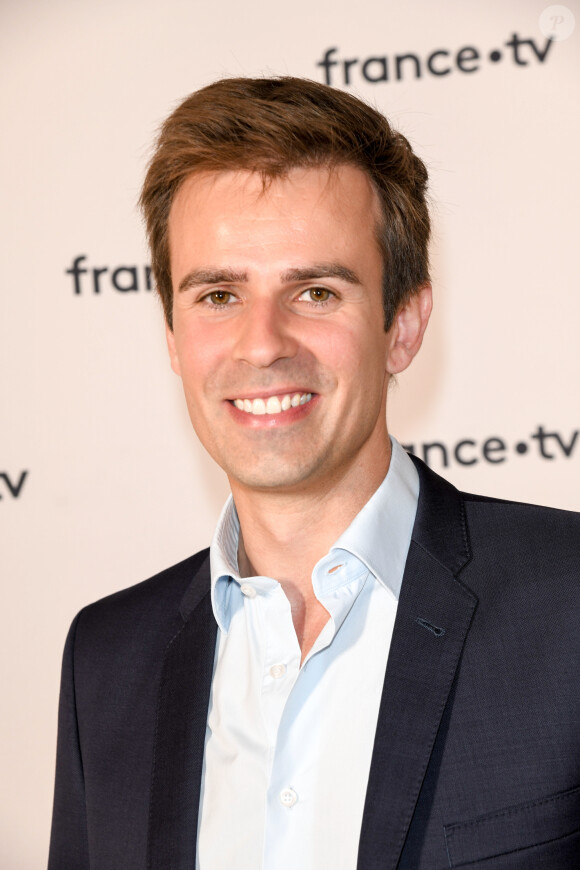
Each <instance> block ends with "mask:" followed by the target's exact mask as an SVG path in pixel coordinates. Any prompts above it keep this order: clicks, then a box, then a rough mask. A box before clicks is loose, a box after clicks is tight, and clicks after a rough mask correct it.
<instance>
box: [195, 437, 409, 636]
mask: <svg viewBox="0 0 580 870" xmlns="http://www.w3.org/2000/svg"><path fill="white" fill-rule="evenodd" d="M391 445H392V452H391V461H390V464H389V470H388V472H387V475H386V477H385V479H384V480H383V482H382V483H381V485H380V486H379V488H378V489H377V490H376V491H375V493H374V494H373V495H372V496H371V498H370V499H369V501H368V502H367V503H366V504H365V505H364V507H363V508H362V509H361V510H360V511H359V513H358V514H357V515H356V517H355V518H354V520H353V521H352V523H351V524H350V526H349V527H348V528H347V529H346V531H344V532H343V533H342V535H341V536H340V537H339V538H338V540H337V541H336V542H335V544H333V546H332V547H331V548H330V551H329V553H328V554H327V555H326V556H325V557H324V558H323V559H321V560H320V561H319V562H318V563H317V565H316V566H315V568H314V571H313V581H314V585H315V592H316V594H317V596H318V597H319V598H320V597H323V596H326V595H329V594H332V593H333V592H334V591H335V589H334V587H335V586H336V585H337V584H338V585H340V583H341V582H344V579H342V578H341V577H340V575H341V574H342V572H340V571H337V572H336V573H334V572H333V573H329V572H328V569H329V567H330V566H332V565H333V564H339V562H340V560H341V558H342V555H341V554H350V556H353V557H354V558H355V559H357V560H359V561H360V562H361V563H362V565H361V570H365V573H366V571H370V572H371V574H372V575H373V576H374V577H376V579H377V580H378V581H379V582H380V583H381V584H382V585H383V586H385V587H386V588H387V589H389V590H390V591H391V592H392V594H393V595H394V596H395V598H396V599H397V600H398V598H399V594H400V591H401V583H402V580H403V572H404V570H405V563H406V560H407V552H408V550H409V544H410V542H411V533H412V531H413V524H414V522H415V514H416V511H417V501H418V498H419V475H418V473H417V470H416V468H415V466H414V465H413V463H412V461H411V460H410V459H409V457H408V456H407V454H406V453H405V451H404V450H403V448H402V447H401V445H400V444H399V443H398V442H397V441H396V440H395V439H394V438H391ZM239 534H240V522H239V519H238V514H237V511H236V507H235V504H234V501H233V498H232V496H231V495H230V496H229V497H228V500H227V501H226V503H225V505H224V508H223V510H222V512H221V515H220V518H219V520H218V524H217V526H216V530H215V533H214V536H213V540H212V543H211V547H210V570H211V600H212V607H213V612H214V615H215V618H216V620H217V622H218V625H219V626H220V628H221V629H222V630H224V631H227V630H228V628H229V624H230V621H231V617H232V608H233V607H234V606H235V602H239V596H232V594H231V592H232V585H231V584H232V583H236V584H238V586H239V584H240V583H241V582H242V581H241V578H240V575H239V570H238V539H239ZM347 558H349V557H347ZM349 561H352V560H350V558H349ZM363 566H364V569H363ZM260 579H261V580H262V581H266V582H267V578H260ZM218 581H221V582H218ZM270 582H274V581H270Z"/></svg>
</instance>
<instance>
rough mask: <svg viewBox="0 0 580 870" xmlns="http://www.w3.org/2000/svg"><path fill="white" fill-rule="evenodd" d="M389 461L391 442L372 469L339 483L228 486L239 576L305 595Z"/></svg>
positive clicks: (354, 472) (354, 471)
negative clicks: (276, 488) (287, 488)
mask: <svg viewBox="0 0 580 870" xmlns="http://www.w3.org/2000/svg"><path fill="white" fill-rule="evenodd" d="M390 459H391V445H390V441H388V444H387V446H386V448H385V450H384V452H383V455H381V456H380V457H375V462H374V466H373V468H370V469H369V468H365V469H362V468H360V467H359V466H358V465H354V466H353V467H351V468H349V469H347V470H346V471H345V472H344V473H343V475H342V477H341V478H340V479H339V480H336V479H335V480H333V481H331V482H326V483H325V484H324V483H323V484H320V485H318V486H309V487H305V488H304V489H302V490H298V491H293V492H268V491H263V490H259V491H256V490H249V489H246V488H244V487H241V486H239V485H237V484H236V482H234V481H231V485H232V493H233V496H234V501H235V505H236V510H237V512H238V517H239V520H240V530H241V532H240V545H239V553H238V561H239V567H240V573H241V574H242V576H251V575H256V574H257V575H262V576H266V577H272V578H274V579H275V580H278V581H279V582H280V584H281V585H282V587H283V588H284V590H285V591H286V590H287V587H293V588H297V589H299V590H301V592H302V594H303V595H307V594H308V593H309V592H310V591H311V590H312V579H311V578H312V570H313V568H314V566H315V565H316V563H317V562H318V561H319V559H321V558H322V557H323V556H324V555H326V553H327V552H328V550H329V549H330V547H331V546H332V544H334V542H335V541H336V540H337V538H338V537H339V536H340V535H341V534H342V532H344V531H345V529H347V528H348V526H349V525H350V524H351V522H352V521H353V519H354V518H355V516H356V515H357V514H358V512H359V511H360V510H361V509H362V508H363V507H364V505H365V504H366V503H367V501H368V500H369V499H370V497H371V496H372V495H373V493H374V492H375V491H376V489H377V488H378V487H379V486H380V484H381V483H382V481H383V480H384V477H385V475H386V473H387V471H388V468H389V463H390Z"/></svg>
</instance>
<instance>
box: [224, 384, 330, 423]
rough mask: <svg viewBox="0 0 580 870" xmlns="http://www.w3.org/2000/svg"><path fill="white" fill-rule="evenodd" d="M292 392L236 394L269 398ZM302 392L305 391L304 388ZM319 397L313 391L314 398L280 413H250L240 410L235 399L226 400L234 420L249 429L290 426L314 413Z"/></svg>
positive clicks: (247, 397)
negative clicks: (235, 403) (234, 401)
mask: <svg viewBox="0 0 580 870" xmlns="http://www.w3.org/2000/svg"><path fill="white" fill-rule="evenodd" d="M291 392H292V391H291V390H285V391H284V392H282V391H277V392H268V393H254V394H252V393H249V394H248V393H244V395H243V396H241V395H240V396H236V398H240V399H241V398H244V399H268V398H270V396H281V395H282V396H283V395H285V394H286V393H291ZM293 392H295V393H298V392H300V390H299V389H295V390H294V391H293ZM302 392H305V391H304V390H302ZM319 398H320V397H319V395H318V393H312V398H311V399H310V401H309V402H307V403H306V404H305V405H297V406H296V407H295V408H289V409H288V410H287V411H281V412H280V413H279V414H259V415H256V414H248V413H247V412H246V411H240V410H239V408H236V406H235V405H234V403H233V399H228V400H226V403H225V404H226V406H227V408H228V412H229V413H230V414H231V416H232V418H233V419H234V421H235V422H236V423H237V424H239V425H241V426H246V427H248V428H249V429H277V428H279V427H280V426H290V425H292V424H293V423H297V422H299V421H301V420H304V419H305V418H306V417H307V416H308V415H309V414H311V413H312V410H313V409H314V407H315V406H316V405H317V404H318V400H319Z"/></svg>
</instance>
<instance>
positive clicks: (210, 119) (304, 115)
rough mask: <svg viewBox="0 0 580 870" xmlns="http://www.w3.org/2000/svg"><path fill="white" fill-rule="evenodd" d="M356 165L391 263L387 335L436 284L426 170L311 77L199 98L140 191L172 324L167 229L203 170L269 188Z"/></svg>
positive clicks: (364, 109)
mask: <svg viewBox="0 0 580 870" xmlns="http://www.w3.org/2000/svg"><path fill="white" fill-rule="evenodd" d="M342 164H348V165H351V166H356V167H358V168H360V169H362V170H363V172H365V173H366V174H367V176H369V177H370V179H371V181H372V183H373V186H374V188H375V190H376V192H377V194H378V197H379V200H380V205H381V212H382V222H381V225H380V226H379V227H377V237H378V242H379V246H380V249H381V253H382V256H383V259H384V277H383V306H384V312H385V329H388V328H389V326H390V325H391V323H392V321H393V318H394V316H395V314H396V312H397V310H398V309H399V307H400V306H401V304H402V303H403V302H405V301H406V299H407V298H408V297H409V295H410V294H412V293H413V292H414V291H416V290H417V289H418V288H419V287H420V286H421V285H423V284H425V283H426V282H427V281H428V280H429V260H428V242H429V233H430V226H429V212H428V208H427V203H426V198H425V192H426V186H427V170H426V168H425V165H424V164H423V162H422V161H421V160H420V159H419V158H418V157H417V155H416V154H414V153H413V151H412V149H411V146H410V145H409V143H408V141H407V140H406V139H405V137H404V136H402V135H401V133H398V132H397V131H396V130H393V128H392V127H391V126H390V124H389V122H388V121H387V119H386V118H385V117H384V116H383V115H381V114H380V112H378V111H376V110H375V109H373V108H371V107H370V106H368V105H366V104H365V103H363V102H361V100H358V99H356V98H355V97H353V96H351V95H350V94H347V93H345V92H344V91H340V90H336V89H334V88H331V87H329V86H327V85H321V84H318V83H317V82H313V81H309V80H308V79H299V78H292V77H290V76H287V77H286V76H283V77H280V78H268V79H267V78H263V79H250V78H232V79H222V80H220V81H217V82H214V83H213V84H211V85H208V86H207V87H205V88H202V89H201V90H199V91H195V92H194V93H193V94H191V95H190V96H189V97H187V99H186V100H184V102H182V103H181V105H179V106H178V107H177V109H175V111H174V112H172V114H171V115H170V116H169V117H168V118H167V120H166V121H165V123H164V124H163V126H162V128H161V132H160V134H159V138H158V140H157V147H156V149H155V153H154V155H153V158H152V160H151V162H150V164H149V169H148V171H147V175H146V177H145V181H144V184H143V190H142V192H141V198H140V205H141V208H142V209H143V214H144V216H145V222H146V226H147V235H148V239H149V245H150V248H151V256H152V269H153V275H154V277H155V282H156V284H157V289H158V291H159V294H160V296H161V300H162V302H163V309H164V312H165V317H166V320H167V323H168V324H169V326H170V327H171V325H172V299H173V295H172V286H171V264H170V259H169V240H168V230H167V226H168V221H169V212H170V209H171V205H172V203H173V200H174V197H175V194H176V193H177V190H178V189H179V187H180V185H181V184H182V182H183V181H184V180H185V179H186V178H187V177H188V176H189V175H191V174H192V173H194V172H201V171H205V172H208V171H209V172H212V171H215V172H222V171H227V170H235V169H241V170H249V171H255V172H259V173H261V175H262V179H263V182H264V184H267V183H268V181H270V180H272V179H274V178H279V177H282V176H284V175H285V174H286V173H287V172H288V171H289V170H291V169H294V168H297V167H301V168H305V167H321V166H328V167H335V166H340V165H342Z"/></svg>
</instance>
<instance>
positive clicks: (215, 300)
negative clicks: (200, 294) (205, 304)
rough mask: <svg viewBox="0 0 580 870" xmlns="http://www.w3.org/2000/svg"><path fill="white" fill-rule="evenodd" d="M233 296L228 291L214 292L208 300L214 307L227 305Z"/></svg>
mask: <svg viewBox="0 0 580 870" xmlns="http://www.w3.org/2000/svg"><path fill="white" fill-rule="evenodd" d="M231 295H232V294H231V293H228V291H227V290H214V291H213V292H212V293H210V294H209V296H208V297H207V298H208V299H209V300H210V302H211V303H212V304H213V305H227V304H228V302H229V301H230V298H231Z"/></svg>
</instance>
